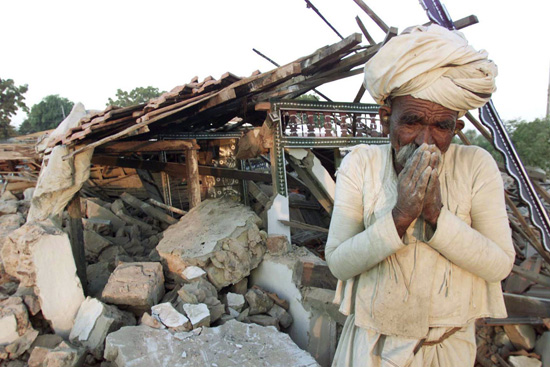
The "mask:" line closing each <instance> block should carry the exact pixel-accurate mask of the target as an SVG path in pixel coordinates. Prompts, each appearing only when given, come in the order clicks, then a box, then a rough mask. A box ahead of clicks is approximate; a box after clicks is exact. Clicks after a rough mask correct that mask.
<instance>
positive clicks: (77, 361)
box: [42, 342, 86, 367]
mask: <svg viewBox="0 0 550 367" xmlns="http://www.w3.org/2000/svg"><path fill="white" fill-rule="evenodd" d="M85 352H86V350H85V349H84V348H78V347H76V346H73V345H70V344H69V343H66V342H62V343H61V344H59V345H58V346H57V347H56V348H55V349H53V350H51V351H50V352H49V353H48V354H46V356H45V357H44V362H42V366H43V367H79V366H82V364H83V363H84V357H85V355H86V353H85Z"/></svg>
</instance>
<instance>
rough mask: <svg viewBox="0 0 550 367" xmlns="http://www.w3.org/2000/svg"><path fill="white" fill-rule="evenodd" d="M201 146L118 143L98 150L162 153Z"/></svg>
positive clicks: (181, 142)
mask: <svg viewBox="0 0 550 367" xmlns="http://www.w3.org/2000/svg"><path fill="white" fill-rule="evenodd" d="M198 147H199V146H198V145H197V144H194V143H193V142H191V141H188V140H158V141H148V140H146V141H117V142H112V143H107V144H105V145H103V146H102V147H100V148H98V149H97V151H98V152H101V153H103V152H105V153H123V152H161V151H170V152H173V151H185V150H187V149H197V148H198Z"/></svg>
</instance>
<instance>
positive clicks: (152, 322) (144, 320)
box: [140, 312, 166, 329]
mask: <svg viewBox="0 0 550 367" xmlns="http://www.w3.org/2000/svg"><path fill="white" fill-rule="evenodd" d="M140 325H147V326H149V327H152V328H155V329H166V326H164V325H163V324H162V322H160V321H159V320H157V319H155V318H154V317H152V316H151V315H149V313H147V312H145V313H144V314H143V315H142V316H141V320H140Z"/></svg>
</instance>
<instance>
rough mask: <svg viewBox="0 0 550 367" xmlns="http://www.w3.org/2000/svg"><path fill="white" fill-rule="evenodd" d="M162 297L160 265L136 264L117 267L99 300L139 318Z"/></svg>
mask: <svg viewBox="0 0 550 367" xmlns="http://www.w3.org/2000/svg"><path fill="white" fill-rule="evenodd" d="M163 295H164V275H163V273H162V266H161V265H160V263H155V262H136V263H124V264H121V265H119V266H117V268H116V269H115V271H114V272H113V273H112V274H111V276H110V277H109V281H108V282H107V285H106V286H105V288H104V289H103V293H102V295H101V299H102V301H104V302H106V303H111V304H115V305H118V306H121V307H125V308H127V309H128V310H130V311H132V312H133V313H135V314H136V315H137V316H141V315H142V314H143V313H144V312H146V311H149V309H150V308H151V306H153V305H156V304H157V303H158V302H159V301H160V300H161V299H162V296H163Z"/></svg>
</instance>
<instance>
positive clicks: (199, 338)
mask: <svg viewBox="0 0 550 367" xmlns="http://www.w3.org/2000/svg"><path fill="white" fill-rule="evenodd" d="M212 345H216V348H212V347H211V346H212ZM145 350H146V351H148V352H147V353H143V351H145ZM182 356H184V357H182ZM182 358H184V361H185V364H186V365H188V366H204V365H205V363H204V361H205V360H207V361H208V362H209V364H208V365H209V366H212V365H214V364H215V365H218V366H228V363H229V361H231V362H230V363H231V366H239V367H257V366H259V361H261V365H264V366H271V367H288V366H302V367H309V366H318V364H317V363H316V362H315V360H314V359H313V358H312V357H311V356H310V355H309V354H308V353H307V352H305V351H303V350H301V349H300V348H298V347H297V346H296V345H295V344H294V342H292V340H291V339H290V338H289V337H288V335H286V334H283V333H279V332H277V331H276V330H275V329H273V328H264V327H261V326H258V325H254V324H243V323H240V322H237V321H235V320H230V321H228V322H226V323H225V324H224V325H222V326H218V327H215V328H203V329H202V332H201V333H200V334H196V333H194V332H184V333H175V334H174V333H171V332H170V331H168V330H157V329H152V328H149V327H147V326H134V327H124V328H122V329H120V330H119V331H117V332H115V333H112V334H109V336H108V337H107V341H106V345H105V359H107V360H108V361H111V362H114V363H115V364H116V365H117V366H118V367H129V366H132V367H160V366H175V365H178V364H181V363H182Z"/></svg>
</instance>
